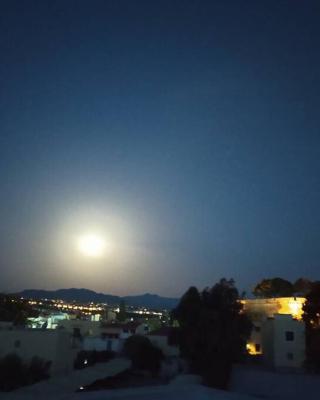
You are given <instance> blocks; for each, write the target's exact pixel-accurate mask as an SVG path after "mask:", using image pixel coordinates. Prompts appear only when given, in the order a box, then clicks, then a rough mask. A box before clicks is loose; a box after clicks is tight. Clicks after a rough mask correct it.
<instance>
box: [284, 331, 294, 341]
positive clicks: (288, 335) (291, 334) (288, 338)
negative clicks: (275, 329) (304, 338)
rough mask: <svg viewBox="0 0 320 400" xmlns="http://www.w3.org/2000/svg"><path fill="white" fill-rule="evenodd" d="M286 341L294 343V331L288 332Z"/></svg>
mask: <svg viewBox="0 0 320 400" xmlns="http://www.w3.org/2000/svg"><path fill="white" fill-rule="evenodd" d="M285 335H286V341H287V342H293V341H294V333H293V332H292V331H286V333H285Z"/></svg>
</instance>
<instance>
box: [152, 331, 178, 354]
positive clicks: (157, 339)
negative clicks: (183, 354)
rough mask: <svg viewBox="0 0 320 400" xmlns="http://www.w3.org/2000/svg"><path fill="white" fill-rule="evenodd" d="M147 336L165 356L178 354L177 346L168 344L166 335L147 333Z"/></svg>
mask: <svg viewBox="0 0 320 400" xmlns="http://www.w3.org/2000/svg"><path fill="white" fill-rule="evenodd" d="M147 337H148V339H149V340H150V342H151V343H152V344H153V345H155V346H156V347H158V348H159V349H161V350H162V352H163V354H164V355H165V356H166V357H174V356H179V354H180V352H179V348H178V347H177V346H169V345H168V337H167V336H156V335H148V336H147Z"/></svg>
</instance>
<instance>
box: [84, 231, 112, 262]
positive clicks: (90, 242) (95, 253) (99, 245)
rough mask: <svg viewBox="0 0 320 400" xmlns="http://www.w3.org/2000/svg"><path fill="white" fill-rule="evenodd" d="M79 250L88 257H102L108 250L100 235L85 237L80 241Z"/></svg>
mask: <svg viewBox="0 0 320 400" xmlns="http://www.w3.org/2000/svg"><path fill="white" fill-rule="evenodd" d="M78 249H79V250H80V252H81V253H82V254H84V255H85V256H88V257H96V258H98V257H102V256H103V254H104V252H105V250H106V241H105V240H104V239H103V238H102V237H101V236H98V235H94V234H88V235H83V236H81V237H80V238H79V240H78Z"/></svg>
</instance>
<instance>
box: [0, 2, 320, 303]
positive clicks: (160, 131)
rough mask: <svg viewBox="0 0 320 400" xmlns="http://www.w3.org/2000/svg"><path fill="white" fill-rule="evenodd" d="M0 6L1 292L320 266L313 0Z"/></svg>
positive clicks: (147, 287) (180, 282) (126, 287)
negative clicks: (89, 254) (96, 237)
mask: <svg viewBox="0 0 320 400" xmlns="http://www.w3.org/2000/svg"><path fill="white" fill-rule="evenodd" d="M317 3H318V5H317ZM0 8H1V12H0V18H1V20H0V46H1V53H0V54H1V62H0V80H1V88H0V120H1V133H0V134H1V141H0V146H1V147H0V185H1V186H0V187H1V198H0V217H1V225H0V263H1V264H0V267H1V285H0V286H1V287H0V290H4V291H13V290H19V289H23V288H26V287H34V288H58V287H71V286H75V287H88V288H91V289H94V290H99V291H103V292H111V293H114V294H133V293H141V292H146V291H149V292H156V293H159V294H163V295H171V296H178V295H180V294H182V293H183V292H184V291H185V289H187V288H188V287H189V286H190V285H196V286H198V287H199V288H203V287H205V286H209V285H212V284H214V283H215V282H216V281H217V280H218V279H220V278H221V277H223V276H225V277H233V278H234V279H235V280H236V282H237V285H238V287H239V288H240V289H241V290H242V289H246V290H248V291H250V289H251V288H252V286H253V285H254V284H255V283H256V282H257V281H258V280H260V279H261V278H263V277H273V276H282V277H284V278H287V279H296V278H298V277H300V276H306V277H309V278H311V279H319V278H320V276H319V267H320V243H319V242H320V212H319V207H320V180H319V177H320V129H319V127H320V123H319V122H320V114H319V109H320V45H319V43H320V24H319V20H320V7H319V2H317V1H308V0H306V1H300V0H299V1H298V0H296V1H295V0H286V1H284V0H265V1H257V0H252V1H249V0H243V1H238V0H235V1H226V0H221V1H213V0H212V1H191V0H190V1H187V0H180V1H174V0H168V1H162V0H159V1H150V0H146V1H138V0H137V1H133V0H127V1H121V0H114V1H107V0H104V1H71V0H68V1H65V0H61V1H53V0H50V1H49V0H47V1H45V0H39V1H30V0H29V1H12V0H8V1H2V2H1V5H0ZM86 229H98V230H99V231H100V232H103V233H104V234H106V235H107V237H108V238H109V240H111V241H112V242H113V244H114V249H113V251H112V253H111V254H109V255H108V256H107V257H106V258H105V259H103V260H98V261H95V262H93V261H92V260H83V259H81V258H80V257H78V256H76V255H75V254H73V251H74V243H73V241H72V240H71V238H73V236H72V235H76V234H78V233H81V232H82V231H83V230H86Z"/></svg>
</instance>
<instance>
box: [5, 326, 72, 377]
mask: <svg viewBox="0 0 320 400" xmlns="http://www.w3.org/2000/svg"><path fill="white" fill-rule="evenodd" d="M78 351H79V348H75V346H74V343H73V342H72V340H71V336H70V334H69V333H68V332H65V331H62V330H53V329H50V330H49V329H46V330H40V329H39V330H38V329H15V328H11V329H2V330H0V358H2V357H4V356H6V355H7V354H11V353H15V354H17V355H18V356H20V357H21V358H22V359H23V360H25V361H30V360H31V359H32V358H33V357H35V356H36V357H40V358H42V359H43V360H45V361H51V368H50V375H59V374H65V373H67V372H69V371H71V370H72V369H73V361H74V358H75V355H76V353H77V352H78Z"/></svg>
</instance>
